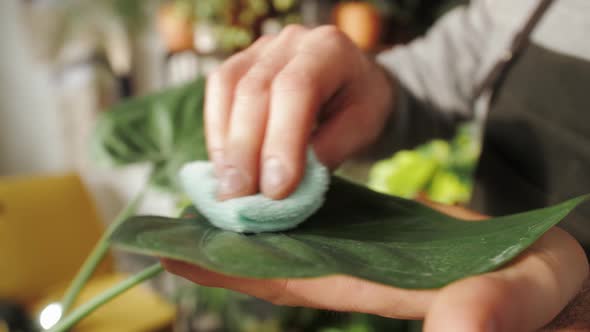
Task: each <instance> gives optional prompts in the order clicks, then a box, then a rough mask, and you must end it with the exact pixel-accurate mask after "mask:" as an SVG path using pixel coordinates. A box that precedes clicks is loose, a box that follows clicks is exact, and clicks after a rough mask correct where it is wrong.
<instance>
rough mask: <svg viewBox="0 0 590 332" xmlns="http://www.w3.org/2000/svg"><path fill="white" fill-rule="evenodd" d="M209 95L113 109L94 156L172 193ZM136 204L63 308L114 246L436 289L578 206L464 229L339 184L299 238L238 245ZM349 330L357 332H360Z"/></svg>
mask: <svg viewBox="0 0 590 332" xmlns="http://www.w3.org/2000/svg"><path fill="white" fill-rule="evenodd" d="M204 86H205V81H204V80H202V79H199V80H196V81H194V82H192V83H190V84H187V85H184V86H180V87H175V88H171V89H168V90H165V91H163V92H160V93H157V94H155V95H150V96H145V97H140V98H137V99H134V100H130V101H127V102H125V103H122V104H120V105H118V106H116V107H115V108H113V109H112V110H110V111H109V112H107V113H105V114H104V115H103V116H102V117H101V119H100V120H99V125H98V126H97V130H96V136H95V140H94V142H93V151H94V153H95V155H96V156H97V158H98V159H100V160H101V161H102V162H103V163H105V164H108V165H117V166H125V165H128V164H132V163H139V162H143V163H149V164H151V165H152V166H153V172H152V176H151V177H150V179H149V180H148V181H147V183H148V185H152V184H157V185H158V186H159V188H165V189H166V190H169V191H171V192H174V193H176V194H179V191H178V189H177V188H178V187H177V185H176V179H175V178H176V174H177V172H178V168H179V167H180V166H181V165H182V163H184V162H186V161H189V160H193V159H204V158H206V153H205V147H204V137H203V122H202V106H203V93H204ZM441 151H442V150H440V151H439V149H434V150H433V153H435V154H436V155H439V157H440V156H443V155H444V153H441ZM141 197H142V196H141V194H140V195H139V196H138V198H137V199H136V200H135V201H133V202H131V203H130V205H129V207H128V208H127V209H126V210H125V211H124V212H122V214H121V216H120V217H119V218H118V219H117V221H116V222H115V223H113V226H111V228H110V229H109V231H108V232H106V234H105V237H104V238H103V239H101V241H100V243H99V244H98V245H97V246H96V249H95V251H94V252H93V253H92V254H91V255H90V258H89V259H88V261H87V262H86V263H85V264H84V266H83V268H82V270H81V273H80V274H79V276H78V277H77V278H76V279H75V280H76V281H75V282H74V284H73V286H72V287H71V288H70V291H69V292H68V295H66V299H65V301H64V303H65V304H68V303H71V302H72V301H73V300H75V299H76V297H77V294H78V292H79V290H80V288H81V287H82V286H83V285H84V283H85V282H86V280H87V279H88V278H89V277H90V275H91V274H92V272H93V271H94V268H95V267H96V265H97V264H98V262H99V261H100V259H101V258H102V256H103V255H104V253H105V252H106V249H107V248H108V247H109V245H110V244H113V243H114V244H116V245H117V246H118V247H120V248H124V249H126V250H130V251H134V252H141V253H147V254H154V255H158V256H161V257H170V258H174V259H180V260H184V261H187V262H191V263H195V264H199V265H202V266H204V267H205V268H208V269H211V270H214V271H219V272H223V273H227V274H233V275H240V276H250V277H263V278H264V277H272V278H275V277H311V276H321V275H326V274H334V273H341V274H349V275H354V276H358V277H361V278H365V279H369V280H373V281H376V282H380V283H384V284H388V285H393V286H398V287H406V288H432V287H439V286H442V285H445V284H447V283H449V282H452V281H453V280H456V279H457V278H461V277H463V276H466V275H471V274H477V273H483V272H486V271H490V270H492V269H495V268H497V267H498V266H500V265H502V264H504V263H505V262H507V261H508V260H510V259H512V258H513V257H515V256H516V255H517V254H518V253H519V252H521V251H522V250H524V249H525V248H526V247H528V246H529V245H530V244H532V243H533V242H534V241H535V240H536V239H537V238H538V237H539V236H541V235H542V234H543V233H544V232H545V231H546V230H547V229H549V228H550V227H551V226H553V225H555V224H556V223H558V222H559V220H561V219H562V218H563V217H564V216H565V215H566V214H567V213H568V212H569V211H570V210H571V209H573V208H574V207H575V206H576V205H577V204H578V203H580V202H581V201H583V200H584V199H585V197H581V198H577V199H573V200H570V201H567V202H564V203H562V204H559V205H556V206H553V207H549V208H545V209H541V210H536V211H531V212H528V213H523V214H519V215H513V216H508V217H502V218H496V219H494V220H489V221H484V222H480V223H465V222H463V221H460V220H457V219H454V218H451V217H448V216H446V215H443V214H440V213H438V212H435V211H434V210H431V209H429V208H427V207H425V206H423V205H421V204H418V203H416V202H413V201H408V200H404V199H401V198H395V197H390V196H385V195H381V194H379V193H376V192H372V191H370V190H368V189H366V188H363V187H360V186H357V185H353V184H351V183H348V182H346V181H344V180H341V179H338V178H334V179H333V183H332V186H331V189H330V191H329V195H328V197H327V200H326V204H325V205H324V207H323V208H322V209H321V210H320V211H319V212H318V213H317V214H315V215H314V216H313V217H311V218H310V219H309V220H308V221H307V222H306V223H304V224H303V225H302V226H301V227H299V228H298V229H295V230H292V231H288V232H285V233H264V234H256V235H244V234H238V233H233V232H227V231H222V230H219V229H216V228H214V227H213V226H211V225H210V224H209V223H207V221H206V220H204V219H203V218H202V217H200V216H199V215H198V211H196V210H194V208H192V207H189V208H187V210H186V211H185V214H184V215H183V216H182V217H181V218H177V219H175V218H163V217H131V218H127V217H128V216H130V215H133V214H134V213H135V207H136V206H137V204H138V203H139V202H140V201H141ZM121 221H122V223H120V222H121ZM482 244H485V245H482ZM441 248H445V250H441ZM359 267H363V268H362V269H360V268H359ZM161 271H162V267H161V266H160V265H159V264H156V265H153V266H151V267H149V268H148V269H146V270H144V271H142V272H140V273H139V274H137V275H136V276H133V277H131V278H130V279H128V280H125V281H123V282H122V283H121V284H119V285H117V286H115V287H114V288H113V289H110V290H108V291H107V292H106V293H104V294H102V295H100V296H99V297H97V298H96V299H94V300H91V301H90V302H89V303H86V304H84V305H82V306H81V307H79V308H77V309H76V310H74V311H72V312H67V310H66V312H65V313H66V316H65V317H64V318H63V319H62V320H61V321H60V322H59V323H58V325H56V326H55V327H54V329H53V330H52V331H54V332H58V331H66V330H68V329H69V328H70V327H72V326H73V325H74V324H75V323H76V322H78V321H79V320H80V319H82V318H84V317H85V316H86V315H88V314H89V313H90V312H92V311H93V310H94V309H96V308H97V307H99V306H100V305H102V304H104V303H106V302H107V301H109V300H110V299H112V298H114V297H115V296H117V295H118V294H121V293H122V292H124V291H126V290H127V289H129V288H131V287H133V286H134V285H137V284H138V283H140V282H143V281H144V280H147V279H149V278H150V277H153V276H155V275H157V274H158V273H159V272H161ZM218 295H219V296H218V297H217V300H215V301H212V302H209V305H211V306H214V307H215V306H217V307H219V306H223V305H224V304H223V301H224V299H225V296H226V295H227V293H223V292H222V293H219V294H218ZM68 306H69V305H68ZM304 316H305V315H304ZM252 324H254V325H252V326H258V325H256V324H257V323H252ZM264 324H268V325H264ZM264 324H263V325H264V327H265V328H269V329H272V328H275V327H276V324H275V323H274V322H271V321H267V322H266V323H264ZM260 326H262V325H260ZM351 326H352V327H351V329H352V330H355V331H356V328H357V327H356V325H355V324H353V325H351Z"/></svg>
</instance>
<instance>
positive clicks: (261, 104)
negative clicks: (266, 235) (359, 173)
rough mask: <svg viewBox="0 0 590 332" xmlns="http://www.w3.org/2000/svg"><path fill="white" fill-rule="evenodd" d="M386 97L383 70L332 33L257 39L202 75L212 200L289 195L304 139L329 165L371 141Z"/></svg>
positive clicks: (297, 32)
mask: <svg viewBox="0 0 590 332" xmlns="http://www.w3.org/2000/svg"><path fill="white" fill-rule="evenodd" d="M392 100H393V87H392V84H391V83H390V80H389V79H388V77H387V75H386V74H385V73H384V71H383V70H381V68H380V67H379V66H377V65H376V64H375V63H374V62H373V61H371V60H370V59H369V58H368V57H366V56H365V55H364V54H363V53H362V52H361V51H360V50H359V49H358V48H357V47H356V46H354V44H353V43H352V42H351V41H350V40H349V39H348V38H347V37H346V36H345V35H344V34H343V33H341V32H340V31H338V30H337V28H335V27H332V26H324V27H319V28H316V29H306V28H304V27H301V26H296V25H292V26H288V27H286V28H285V29H284V30H283V31H282V32H281V33H280V34H279V35H277V36H264V37H262V38H260V39H259V40H258V41H256V42H255V43H254V44H253V45H252V46H251V47H249V48H248V49H246V50H245V51H243V52H240V53H238V54H236V55H234V56H232V57H231V58H230V59H228V60H227V61H226V62H224V63H223V64H222V65H221V66H220V67H219V68H218V69H217V70H216V71H215V72H214V73H212V74H211V75H210V76H209V78H208V83H207V91H206V97H205V128H206V137H207V148H208V151H209V156H210V159H211V160H212V161H213V163H214V165H215V169H216V173H217V176H218V177H219V178H220V186H219V189H218V191H219V192H218V195H219V197H220V198H221V199H227V198H232V197H238V196H243V195H248V194H253V193H256V192H258V191H259V189H260V190H261V191H262V193H264V194H265V195H266V196H268V197H271V198H274V199H281V198H284V197H286V196H288V195H289V194H290V193H291V192H292V191H293V190H294V189H295V188H296V187H297V184H298V183H299V180H300V179H301V177H302V174H303V172H304V166H305V157H306V155H305V154H306V150H307V147H308V145H309V143H310V142H311V143H312V144H313V147H314V150H315V152H316V155H317V156H318V159H319V160H320V161H321V162H323V163H324V164H325V165H326V166H328V167H330V168H334V167H336V166H338V165H339V164H340V163H342V162H343V161H344V160H346V159H348V158H350V157H351V156H353V155H354V154H355V153H357V152H358V151H359V150H361V149H362V148H364V147H366V146H368V145H370V144H371V143H372V142H374V141H375V140H376V139H377V137H378V136H379V134H380V132H381V131H382V129H383V127H384V125H385V123H386V119H387V117H388V115H389V113H390V110H391V105H392V104H393V102H392ZM320 109H321V114H320ZM318 117H321V119H319V120H320V121H318Z"/></svg>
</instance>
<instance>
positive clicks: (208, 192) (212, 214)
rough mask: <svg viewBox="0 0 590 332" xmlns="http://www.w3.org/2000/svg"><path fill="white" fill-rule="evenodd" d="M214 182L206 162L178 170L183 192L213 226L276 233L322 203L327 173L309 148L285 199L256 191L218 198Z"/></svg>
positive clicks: (210, 166) (303, 217)
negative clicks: (301, 172) (303, 166)
mask: <svg viewBox="0 0 590 332" xmlns="http://www.w3.org/2000/svg"><path fill="white" fill-rule="evenodd" d="M217 182H218V181H217V178H216V177H215V172H214V169H213V164H212V163H211V162H209V161H196V162H191V163H188V164H186V165H184V167H183V168H182V169H181V171H180V183H181V185H182V187H183V189H184V191H185V193H186V194H187V195H188V197H189V198H190V200H191V201H192V202H193V204H194V205H195V206H196V207H197V209H199V211H200V212H201V214H203V216H205V217H206V218H207V219H208V220H209V222H211V223H212V224H213V225H215V226H217V227H219V228H222V229H226V230H230V231H235V232H243V233H260V232H275V231H282V230H287V229H290V228H293V227H295V226H297V225H299V224H300V223H301V222H303V221H304V220H306V219H307V218H309V216H311V215H312V214H314V213H315V212H316V211H317V210H318V209H319V208H320V207H321V206H322V204H323V203H324V195H325V193H326V190H327V189H328V185H329V182H330V174H329V172H328V169H327V168H326V167H324V166H323V165H322V164H321V163H320V162H319V161H318V160H317V158H316V157H315V155H314V153H313V151H311V150H310V152H309V153H308V157H307V165H306V170H305V174H304V176H303V179H302V180H301V182H300V184H299V186H298V187H297V189H296V190H295V191H294V192H293V193H292V194H291V195H290V196H289V197H287V198H285V199H282V200H273V199H270V198H268V197H266V196H264V195H262V194H256V195H251V196H245V197H239V198H234V199H229V200H225V201H218V200H217V194H216V193H217Z"/></svg>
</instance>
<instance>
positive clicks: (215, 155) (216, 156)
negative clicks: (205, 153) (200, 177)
mask: <svg viewBox="0 0 590 332" xmlns="http://www.w3.org/2000/svg"><path fill="white" fill-rule="evenodd" d="M211 161H212V162H213V168H214V170H215V175H216V176H217V177H220V176H221V175H222V173H223V151H221V150H216V151H213V152H211Z"/></svg>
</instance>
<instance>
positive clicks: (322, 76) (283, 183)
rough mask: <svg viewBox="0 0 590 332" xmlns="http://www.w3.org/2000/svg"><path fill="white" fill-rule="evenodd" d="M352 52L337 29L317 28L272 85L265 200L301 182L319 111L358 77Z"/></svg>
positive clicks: (264, 160) (264, 155)
mask: <svg viewBox="0 0 590 332" xmlns="http://www.w3.org/2000/svg"><path fill="white" fill-rule="evenodd" d="M351 49H353V46H352V45H351V42H350V41H349V40H348V39H347V38H346V37H345V36H343V35H342V33H341V32H339V31H338V30H337V29H336V28H334V27H322V28H318V29H316V30H314V32H313V33H310V34H308V35H307V37H306V39H305V40H304V41H302V43H301V46H300V49H299V51H298V53H297V55H296V56H295V57H294V58H293V59H292V60H291V62H289V64H287V65H286V66H285V68H284V69H283V70H282V71H281V72H280V73H279V74H278V75H277V76H276V78H275V80H274V81H273V83H272V97H271V100H270V114H269V119H268V125H267V128H266V135H265V139H264V146H263V152H262V178H261V183H260V187H261V189H262V192H263V193H264V194H265V195H266V196H268V197H271V198H274V199H281V198H284V197H286V196H288V195H289V194H290V193H291V192H292V191H293V190H294V189H295V187H296V186H297V184H298V183H299V181H300V179H301V177H302V174H303V170H304V166H305V151H306V148H307V146H308V144H309V141H310V134H311V131H312V128H313V126H314V124H315V120H316V116H317V113H318V111H319V109H320V107H321V106H322V104H323V103H325V102H326V101H327V100H328V99H329V98H330V97H331V96H332V95H334V94H335V93H336V91H338V90H339V89H340V87H341V86H342V85H343V84H344V83H345V82H348V81H350V80H351V77H353V73H354V69H353V68H350V65H349V63H352V61H351V60H350V59H349V58H350V57H352V56H353V55H350V53H351V52H350V50H351ZM336 59H337V60H336Z"/></svg>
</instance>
